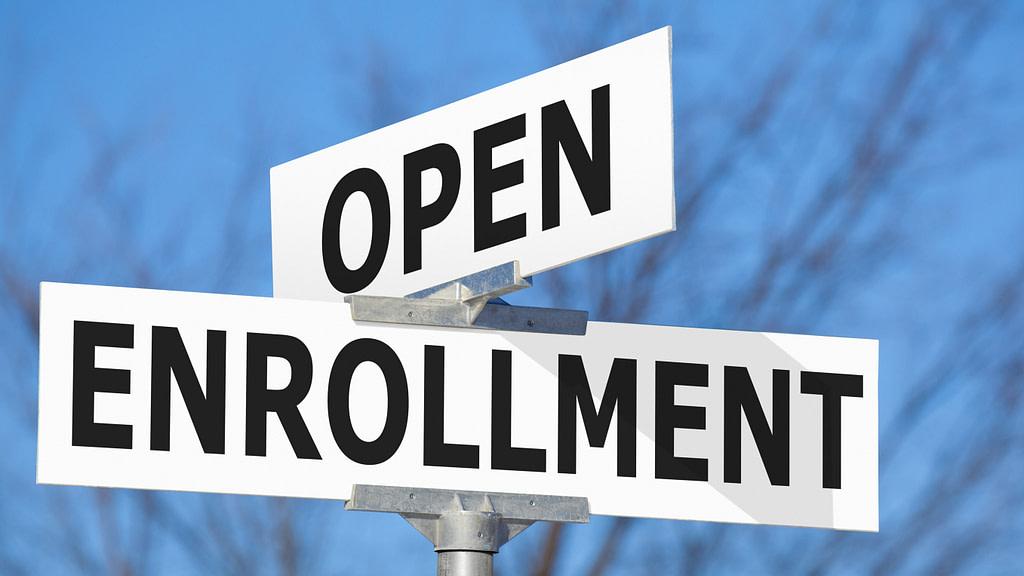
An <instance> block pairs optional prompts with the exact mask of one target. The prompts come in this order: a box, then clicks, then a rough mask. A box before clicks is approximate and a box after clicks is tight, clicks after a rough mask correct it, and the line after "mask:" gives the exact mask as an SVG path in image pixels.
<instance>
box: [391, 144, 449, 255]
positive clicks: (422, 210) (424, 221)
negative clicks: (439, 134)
mask: <svg viewBox="0 0 1024 576" xmlns="http://www.w3.org/2000/svg"><path fill="white" fill-rule="evenodd" d="M431 168H436V169H437V170H438V171H439V172H440V173H441V192H440V194H439V195H438V197H437V200H434V201H433V202H431V203H430V204H427V205H426V206H422V205H421V204H422V202H423V172H425V171H427V170H429V169H431ZM404 173H405V187H404V193H405V236H404V237H405V273H406V274H408V273H410V272H415V271H416V270H419V269H420V268H422V267H423V234H422V233H423V231H424V230H426V229H427V228H430V227H431V226H436V225H437V224H440V223H441V221H442V220H444V219H445V218H447V217H448V214H450V213H451V211H452V208H454V207H455V200H456V199H457V198H458V197H459V184H460V181H461V179H462V167H461V166H460V164H459V154H458V152H456V151H455V148H452V146H451V145H449V144H434V145H433V146H428V147H426V148H424V149H422V150H417V151H415V152H410V153H409V154H406V155H405V172H404Z"/></svg>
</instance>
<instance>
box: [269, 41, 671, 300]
mask: <svg viewBox="0 0 1024 576" xmlns="http://www.w3.org/2000/svg"><path fill="white" fill-rule="evenodd" d="M672 137H673V135H672V79H671V29H670V28H663V29H661V30H656V31H654V32H651V33H649V34H645V35H643V36H640V37H637V38H634V39H632V40H629V41H626V42H623V43H621V44H618V45H615V46H612V47H610V48H607V49H605V50H601V51H599V52H595V53H593V54H589V55H587V56H583V57H582V58H578V59H576V60H573V61H571V62H567V63H565V64H562V65H560V66H556V67H554V68H550V69H548V70H544V71H542V72H539V73H537V74H534V75H532V76H528V77H526V78H523V79H521V80H517V81H515V82H512V83H509V84H506V85H504V86H500V87H498V88H495V89H493V90H489V91H487V92H483V93H481V94H477V95H475V96H472V97H470V98H466V99H465V100H461V101H459V102H455V103H453V104H450V105H448V106H444V107H442V108H438V109H437V110H434V111H431V112H427V113H425V114H422V115H420V116H416V117H414V118H410V119H408V120H405V121H403V122H399V123H398V124H394V125H392V126H388V127H386V128H382V129H380V130H377V131H375V132H372V133H370V134H366V135H364V136H360V137H358V138H355V139H353V140H349V141H347V142H343V143H341V144H338V145H336V146H332V147H330V148H327V149H325V150H321V151H319V152H316V153H313V154H310V155H308V156H304V157H302V158H299V159H297V160H293V161H291V162H288V163H285V164H282V165H280V166H276V167H274V168H273V169H271V172H270V180H271V212H272V220H273V259H274V295H275V296H278V297H285V298H298V299H309V300H341V299H342V298H343V296H344V295H345V294H349V293H356V292H360V293H365V294H372V295H380V296H405V295H407V294H410V293H413V292H417V291H419V290H422V289H424V288H427V287H430V286H435V285H437V284H441V283H443V282H447V281H449V280H452V279H455V278H459V277H462V276H466V275H468V274H472V273H475V272H478V271H480V270H484V269H487V268H491V267H493V266H495V265H499V264H504V263H506V262H511V261H513V260H518V261H519V263H520V266H521V271H522V274H523V275H524V276H530V275H532V274H535V273H537V272H541V271H544V270H548V269H550V268H554V267H556V266H560V265H562V264H566V263H569V262H572V261H575V260H579V259H581V258H585V257H587V256H591V255H594V254H598V253H601V252H605V251H607V250H611V249H613V248H617V247H620V246H624V245H626V244H630V243H632V242H636V241H638V240H642V239H644V238H650V237H652V236H655V235H658V234H662V233H664V232H668V231H671V230H673V229H674V228H675V208H674V189H673V151H672Z"/></svg>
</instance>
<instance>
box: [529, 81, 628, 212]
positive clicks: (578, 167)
mask: <svg viewBox="0 0 1024 576" xmlns="http://www.w3.org/2000/svg"><path fill="white" fill-rule="evenodd" d="M609 92H610V86H609V85H608V84H605V85H604V86H601V87H599V88H595V89H594V90H593V91H591V93H590V102H591V104H590V117H591V149H592V150H593V154H592V155H591V154H587V148H586V146H584V144H583V138H582V137H580V131H579V129H578V128H577V127H576V122H575V121H574V120H573V119H572V115H571V114H570V113H569V107H568V106H567V105H566V104H565V100H561V101H559V102H555V103H554V104H548V105H547V106H544V107H543V108H541V136H540V141H541V152H540V153H541V228H542V229H543V230H548V229H550V228H555V227H556V226H558V225H559V223H560V221H561V214H560V210H561V206H560V196H559V193H560V192H559V164H560V162H559V155H558V150H559V149H561V150H562V151H563V152H565V159H566V160H567V161H568V162H569V167H570V168H571V169H572V173H573V175H574V176H575V177H576V183H577V184H578V185H579V187H580V192H582V193H583V199H584V200H585V201H586V202H587V209H588V210H590V214H591V215H592V216H593V215H595V214H600V213H602V212H607V211H608V210H611V207H612V205H611V201H612V200H611V199H612V192H611V190H612V179H611V110H610V102H609Z"/></svg>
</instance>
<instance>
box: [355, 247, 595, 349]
mask: <svg viewBox="0 0 1024 576" xmlns="http://www.w3.org/2000/svg"><path fill="white" fill-rule="evenodd" d="M530 286H533V277H532V276H527V277H523V276H522V275H521V274H520V273H519V261H518V260H513V261H512V262H508V263H506V264H502V265H500V266H495V267H494V268H489V269H487V270H483V271H481V272H477V273H476V274H470V275H469V276H465V277H463V278H459V279H458V280H453V281H451V282H445V283H444V284H439V285H437V286H434V287H432V288H427V289H426V290H421V291H419V292H415V293H413V294H409V295H407V296H406V297H404V298H392V297H387V296H367V295H362V294H352V295H349V296H346V297H345V301H346V302H348V303H349V305H350V308H351V310H352V319H353V320H357V321H372V322H389V323H393V324H416V325H421V326H449V327H459V328H481V329H486V330H512V331H516V332H539V333H547V334H572V335H583V334H586V332H587V316H588V314H587V312H586V311H581V310H564V309H560V308H533V307H529V306H510V305H509V304H508V303H506V302H505V301H504V300H501V296H504V295H505V294H509V293H511V292H515V291H517V290H522V289H523V288H529V287H530Z"/></svg>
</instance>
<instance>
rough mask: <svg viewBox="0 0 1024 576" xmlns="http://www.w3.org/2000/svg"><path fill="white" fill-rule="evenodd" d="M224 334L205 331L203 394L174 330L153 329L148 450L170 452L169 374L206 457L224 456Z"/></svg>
mask: <svg viewBox="0 0 1024 576" xmlns="http://www.w3.org/2000/svg"><path fill="white" fill-rule="evenodd" d="M226 359H227V333H226V332H224V331H223V330H207V331H206V394H203V389H202V387H200V385H199V378H198V377H197V376H196V371H195V368H194V367H193V366H192V361H191V360H190V359H189V357H188V352H187V351H186V350H185V343H184V342H182V340H181V333H180V332H179V331H178V329H177V328H173V327H167V326H154V327H153V354H152V363H151V366H150V370H151V372H150V384H151V396H150V423H151V426H150V435H149V448H150V450H170V449H171V373H172V372H173V373H174V379H175V380H176V381H177V382H178V389H179V390H181V397H182V399H183V400H184V401H185V408H186V409H187V410H188V415H189V417H191V418H192V426H193V427H194V428H195V430H196V435H197V436H198V437H199V443H200V444H202V446H203V452H205V453H207V454H223V453H224V409H225V380H226V365H225V363H226Z"/></svg>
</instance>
